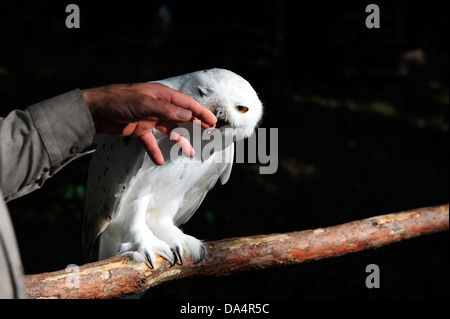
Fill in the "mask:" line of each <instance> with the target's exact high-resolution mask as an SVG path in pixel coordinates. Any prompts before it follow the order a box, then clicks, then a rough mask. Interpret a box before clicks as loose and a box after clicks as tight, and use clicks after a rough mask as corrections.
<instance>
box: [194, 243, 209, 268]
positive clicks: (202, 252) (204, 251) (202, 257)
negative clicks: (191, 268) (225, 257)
mask: <svg viewBox="0 0 450 319" xmlns="http://www.w3.org/2000/svg"><path fill="white" fill-rule="evenodd" d="M205 256H206V249H205V246H203V245H202V246H201V248H200V258H199V259H198V260H195V261H194V262H193V263H194V264H198V263H199V262H201V261H202V260H203V259H205Z"/></svg>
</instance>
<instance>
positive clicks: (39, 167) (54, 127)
mask: <svg viewBox="0 0 450 319" xmlns="http://www.w3.org/2000/svg"><path fill="white" fill-rule="evenodd" d="M94 135H95V127H94V123H93V121H92V117H91V115H90V113H89V109H88V107H87V105H86V102H85V100H84V99H83V96H82V94H81V91H80V90H78V89H77V90H73V91H70V92H68V93H65V94H61V95H59V96H56V97H54V98H51V99H49V100H46V101H43V102H40V103H37V104H35V105H32V106H30V107H28V108H26V109H25V110H23V111H21V110H16V111H13V112H11V113H10V114H9V115H8V116H7V117H6V118H0V188H1V190H2V192H3V195H4V196H5V200H6V201H10V200H12V199H15V198H18V197H20V196H23V195H25V194H28V193H30V192H32V191H33V190H35V189H37V188H40V187H41V186H42V184H43V183H44V182H45V181H46V180H47V179H48V178H50V177H51V176H53V175H54V174H55V173H56V172H58V171H59V170H60V169H61V168H63V167H64V166H65V165H67V164H68V163H69V162H71V161H72V160H74V159H76V158H78V157H80V156H83V155H85V154H87V153H91V152H92V151H93V150H92V149H91V145H92V142H93V139H94Z"/></svg>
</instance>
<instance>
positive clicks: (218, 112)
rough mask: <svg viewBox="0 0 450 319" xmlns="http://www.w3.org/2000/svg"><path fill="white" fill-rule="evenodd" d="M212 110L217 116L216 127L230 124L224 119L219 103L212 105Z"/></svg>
mask: <svg viewBox="0 0 450 319" xmlns="http://www.w3.org/2000/svg"><path fill="white" fill-rule="evenodd" d="M212 112H213V113H214V115H215V116H216V117H217V123H216V128H221V127H222V126H225V125H228V124H230V123H228V122H227V121H226V120H225V119H224V111H223V108H222V107H221V106H220V105H218V106H216V107H214V111H212Z"/></svg>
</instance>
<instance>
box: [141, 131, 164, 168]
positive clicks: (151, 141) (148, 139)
mask: <svg viewBox="0 0 450 319" xmlns="http://www.w3.org/2000/svg"><path fill="white" fill-rule="evenodd" d="M139 139H140V140H141V142H142V145H143V146H144V149H145V151H146V152H147V153H148V155H149V156H150V158H151V160H152V161H153V163H155V164H156V165H159V166H161V165H163V164H164V156H163V155H162V152H161V149H160V148H159V146H158V142H157V141H156V138H155V136H154V135H153V133H152V132H151V131H149V132H147V133H145V134H143V135H141V136H139Z"/></svg>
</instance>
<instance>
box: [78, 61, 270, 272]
mask: <svg viewBox="0 0 450 319" xmlns="http://www.w3.org/2000/svg"><path fill="white" fill-rule="evenodd" d="M156 82H158V83H161V84H164V85H167V86H169V87H171V88H172V89H175V90H178V91H181V92H183V93H186V94H188V95H190V96H192V97H193V98H195V99H196V100H197V101H198V102H199V103H200V104H202V105H203V106H205V107H207V108H208V109H209V110H211V111H212V112H213V113H214V114H215V115H216V117H217V119H218V122H217V125H216V127H215V128H214V129H208V130H209V131H208V132H207V133H208V135H214V138H213V139H219V138H218V137H217V136H219V135H222V139H223V140H224V141H225V142H223V143H222V144H220V143H219V144H218V145H221V148H220V149H217V148H211V147H209V149H208V151H207V152H203V149H204V148H206V146H207V145H208V144H207V143H206V142H207V141H203V139H202V140H201V141H198V139H199V136H198V135H197V137H195V134H193V133H195V132H194V131H195V130H201V131H202V132H203V133H204V132H205V129H204V128H201V127H200V126H198V125H196V124H195V123H193V122H191V123H184V124H181V125H179V126H180V127H183V129H185V130H186V132H188V133H189V134H188V135H189V140H190V142H191V144H192V145H193V147H194V151H195V155H194V156H193V157H187V156H184V159H183V160H181V161H180V160H179V158H180V157H175V158H174V156H173V154H174V152H173V148H174V147H177V146H174V143H173V141H171V140H170V138H169V137H168V136H167V135H165V134H163V133H161V132H159V131H154V135H155V137H156V139H157V141H158V145H159V147H160V149H161V151H162V153H163V156H164V159H165V163H164V165H162V166H158V165H156V164H154V163H153V162H152V160H151V159H150V157H149V156H148V154H147V153H146V152H145V150H144V148H143V147H142V145H141V143H140V142H139V140H138V139H134V138H130V137H126V138H123V137H111V136H107V135H101V134H100V135H98V136H97V138H96V144H97V150H96V152H95V153H94V155H93V157H92V159H91V163H90V166H89V175H88V181H87V190H86V194H87V195H86V209H85V216H84V225H83V226H84V229H83V245H84V249H85V252H86V253H87V254H88V255H89V256H91V258H92V257H94V258H98V259H105V258H109V257H112V256H115V255H120V254H125V253H132V254H133V257H134V259H135V260H137V261H139V262H145V263H147V265H148V266H149V267H151V268H153V266H154V265H155V254H158V255H160V256H162V257H164V258H166V259H167V260H168V261H169V262H170V263H171V264H172V265H174V264H175V263H178V264H181V263H182V257H183V254H186V255H188V256H189V257H190V258H191V259H192V261H193V262H199V261H201V260H202V259H203V258H204V256H205V253H206V252H205V248H204V246H203V245H202V242H201V241H200V240H198V239H196V238H194V237H192V236H189V235H187V234H184V233H183V232H182V231H181V230H180V229H179V228H178V227H179V226H180V225H181V224H184V223H186V222H187V221H188V220H189V219H190V218H191V216H192V215H193V214H194V213H195V211H196V210H197V209H198V207H199V206H200V204H201V203H202V201H203V199H204V198H205V196H206V194H207V193H208V191H209V190H210V189H211V188H212V187H213V186H214V185H215V184H216V182H217V180H218V179H220V182H221V184H225V183H226V182H227V180H228V178H229V176H230V173H231V167H232V163H233V157H234V143H233V140H234V141H236V140H240V139H243V138H246V137H249V136H250V135H252V134H253V132H254V130H255V128H256V126H257V125H258V123H259V121H260V120H261V116H262V104H261V102H260V100H259V98H258V96H257V94H256V92H255V91H254V89H253V88H252V86H251V85H250V84H249V83H248V82H247V81H246V80H245V79H243V78H242V77H240V76H239V75H237V74H235V73H233V72H231V71H228V70H225V69H210V70H205V71H198V72H193V73H189V74H185V75H181V76H178V77H173V78H169V79H165V80H161V81H156ZM229 132H231V133H229ZM216 133H219V134H216ZM227 134H228V135H230V134H232V135H233V138H232V139H230V138H227ZM183 136H184V135H183ZM202 136H205V134H203V135H202ZM223 136H225V138H223ZM228 137H229V136H228ZM196 139H197V140H196ZM227 141H228V142H227ZM175 153H177V152H175ZM178 153H181V152H178ZM205 153H207V155H206V156H205Z"/></svg>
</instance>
